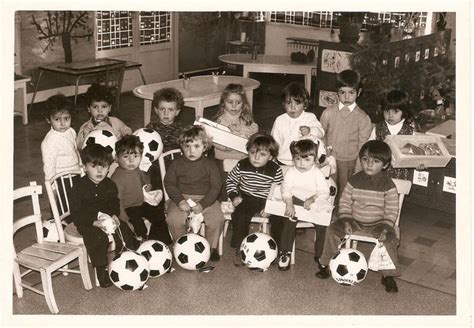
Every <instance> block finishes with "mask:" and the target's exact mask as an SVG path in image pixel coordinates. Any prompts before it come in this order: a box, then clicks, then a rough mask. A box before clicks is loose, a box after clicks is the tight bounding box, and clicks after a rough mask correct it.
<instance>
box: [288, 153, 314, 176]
mask: <svg viewBox="0 0 474 328" xmlns="http://www.w3.org/2000/svg"><path fill="white" fill-rule="evenodd" d="M293 163H294V164H295V168H296V169H297V170H298V171H299V172H301V173H304V172H307V171H309V170H311V168H312V167H313V165H314V155H309V156H306V157H300V156H299V155H295V156H293Z"/></svg>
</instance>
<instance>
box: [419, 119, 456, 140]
mask: <svg viewBox="0 0 474 328" xmlns="http://www.w3.org/2000/svg"><path fill="white" fill-rule="evenodd" d="M455 133H456V121H455V120H447V121H444V122H443V123H441V124H439V125H437V126H435V127H434V128H431V129H430V130H428V131H426V134H428V135H435V136H440V137H444V138H449V137H451V138H452V137H453V136H455ZM452 139H454V138H452Z"/></svg>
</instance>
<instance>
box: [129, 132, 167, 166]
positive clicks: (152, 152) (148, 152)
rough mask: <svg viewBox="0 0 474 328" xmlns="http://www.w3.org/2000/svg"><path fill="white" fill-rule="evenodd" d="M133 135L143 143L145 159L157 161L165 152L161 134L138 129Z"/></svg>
mask: <svg viewBox="0 0 474 328" xmlns="http://www.w3.org/2000/svg"><path fill="white" fill-rule="evenodd" d="M133 134H134V135H136V136H138V138H139V139H140V141H141V142H143V158H147V159H148V160H149V161H150V162H154V161H155V160H157V159H158V157H159V156H160V155H161V152H162V151H163V142H162V141H161V137H160V134H159V133H158V132H156V131H155V130H153V129H148V128H141V129H138V130H136V131H135V132H133Z"/></svg>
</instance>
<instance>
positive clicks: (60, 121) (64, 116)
mask: <svg viewBox="0 0 474 328" xmlns="http://www.w3.org/2000/svg"><path fill="white" fill-rule="evenodd" d="M48 123H49V124H51V127H52V128H53V130H55V131H58V132H65V131H66V130H67V129H69V128H70V127H71V114H69V113H68V112H59V113H56V114H54V115H53V116H51V117H50V118H49V120H48Z"/></svg>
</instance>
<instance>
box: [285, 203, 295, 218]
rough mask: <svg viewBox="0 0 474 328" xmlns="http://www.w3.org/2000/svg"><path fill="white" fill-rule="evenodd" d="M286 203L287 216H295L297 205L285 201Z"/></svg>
mask: <svg viewBox="0 0 474 328" xmlns="http://www.w3.org/2000/svg"><path fill="white" fill-rule="evenodd" d="M285 203H286V208H285V216H288V217H290V218H292V217H294V216H295V214H296V211H295V205H293V202H290V201H288V202H285Z"/></svg>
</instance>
